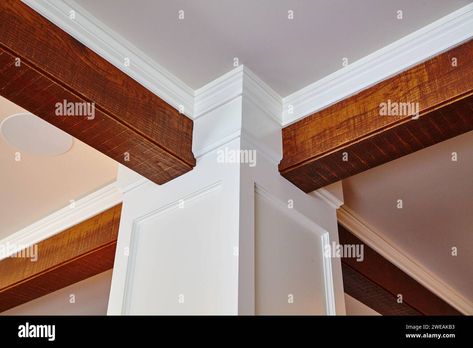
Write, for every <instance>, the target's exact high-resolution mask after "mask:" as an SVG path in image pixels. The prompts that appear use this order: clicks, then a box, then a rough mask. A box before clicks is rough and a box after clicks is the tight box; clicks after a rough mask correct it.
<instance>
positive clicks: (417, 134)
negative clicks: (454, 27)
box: [279, 40, 473, 192]
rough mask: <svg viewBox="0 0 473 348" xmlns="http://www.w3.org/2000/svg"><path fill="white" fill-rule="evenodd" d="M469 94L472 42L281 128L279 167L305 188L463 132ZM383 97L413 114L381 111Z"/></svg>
mask: <svg viewBox="0 0 473 348" xmlns="http://www.w3.org/2000/svg"><path fill="white" fill-rule="evenodd" d="M454 63H456V65H455V64H454ZM472 95H473V40H471V41H468V42H466V43H464V44H462V45H460V46H458V47H456V48H453V49H451V50H450V51H447V52H445V53H442V54H440V55H438V56H436V57H434V58H432V59H430V60H428V61H426V62H424V63H422V64H419V65H417V66H415V67H413V68H410V69H408V70H406V71H404V72H402V73H400V74H398V75H396V76H394V77H392V78H389V79H387V80H385V81H383V82H381V83H379V84H377V85H375V86H373V87H370V88H368V89H366V90H363V91H361V92H360V93H358V94H356V95H354V96H352V97H349V98H347V99H344V100H342V101H340V102H338V103H336V104H334V105H332V106H330V107H328V108H326V109H324V110H322V111H320V112H317V113H315V114H313V115H310V116H308V117H306V118H304V119H302V120H300V121H299V122H296V123H294V124H292V125H290V126H288V127H286V128H284V129H283V159H282V161H281V162H280V164H279V171H280V172H281V174H282V175H283V176H284V177H285V178H287V179H288V180H289V181H291V182H293V183H294V184H295V185H296V186H298V187H299V188H301V189H302V190H303V191H305V192H310V191H313V190H315V189H318V188H320V187H323V186H326V185H328V184H331V183H333V182H336V181H338V180H341V179H344V178H346V177H349V176H351V175H354V174H357V173H360V172H362V171H365V170H367V169H370V168H373V167H375V166H378V165H380V164H383V163H386V162H389V161H391V160H394V159H396V158H399V157H402V156H405V155H407V154H409V153H412V152H415V151H417V150H420V149H423V148H425V147H428V146H431V145H433V144H436V143H438V142H440V141H444V140H446V139H449V138H452V137H454V136H457V135H460V134H462V133H465V132H468V131H470V130H473V113H472V111H473V107H472ZM389 100H390V101H394V102H398V103H405V102H409V103H418V105H419V118H418V119H413V118H412V117H411V116H382V115H380V105H381V104H382V103H387V102H388V101H389ZM345 153H346V154H347V156H348V157H347V159H348V160H346V161H344V154H345Z"/></svg>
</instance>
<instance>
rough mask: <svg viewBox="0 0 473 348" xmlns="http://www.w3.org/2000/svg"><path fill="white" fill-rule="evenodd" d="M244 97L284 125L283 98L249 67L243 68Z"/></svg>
mask: <svg viewBox="0 0 473 348" xmlns="http://www.w3.org/2000/svg"><path fill="white" fill-rule="evenodd" d="M242 81H243V95H244V96H246V97H248V98H249V99H251V101H252V102H253V103H255V104H256V105H257V106H258V107H259V108H261V109H262V110H265V111H266V114H267V115H269V116H271V118H272V119H273V120H274V121H275V122H277V124H278V125H281V124H282V119H281V113H282V98H281V97H280V96H279V94H277V93H276V92H275V91H274V90H273V89H272V88H271V87H270V86H269V85H267V84H266V83H265V82H264V81H263V80H261V79H260V78H259V77H258V76H257V75H256V74H255V73H253V72H252V71H251V70H250V69H248V68H247V67H245V66H244V67H243V80H242Z"/></svg>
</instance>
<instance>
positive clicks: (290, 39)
mask: <svg viewBox="0 0 473 348" xmlns="http://www.w3.org/2000/svg"><path fill="white" fill-rule="evenodd" d="M68 2H69V3H72V1H69V0H68ZM74 2H75V3H76V4H79V5H80V6H81V7H83V8H84V9H86V10H87V11H88V12H89V13H91V14H92V15H93V16H94V17H96V18H97V19H98V20H99V21H100V22H101V23H102V24H104V25H105V26H106V27H108V28H109V29H111V30H113V31H114V32H116V33H117V34H118V35H119V36H121V37H122V38H124V39H126V41H128V42H131V43H132V44H133V45H134V46H135V47H137V48H138V49H140V50H141V51H142V52H144V53H145V54H146V55H148V56H149V57H150V58H152V59H154V60H155V61H157V62H158V63H159V64H161V65H162V66H164V67H165V68H166V69H168V70H169V71H170V72H171V73H173V74H174V75H175V76H177V77H179V78H180V79H181V80H183V81H184V82H185V83H187V84H188V85H189V86H190V87H192V88H194V89H197V88H199V87H202V86H203V85H204V84H206V83H208V82H210V81H212V80H214V79H215V78H217V77H218V76H220V75H222V74H224V73H226V72H228V71H229V70H231V69H232V68H233V58H234V57H238V58H239V61H240V63H243V64H245V65H246V66H248V67H249V68H250V69H251V70H253V72H255V73H256V74H257V75H258V76H259V77H260V78H262V79H263V80H264V81H265V82H266V83H268V84H269V85H270V86H271V87H273V88H274V90H275V91H277V92H278V93H279V94H280V95H281V96H283V97H284V96H287V95H288V94H290V93H292V92H295V91H296V90H298V89H300V88H302V87H305V86H307V85H308V84H310V83H312V82H315V81H317V80H319V79H321V78H322V77H324V76H326V75H328V74H330V73H332V72H334V71H336V70H338V69H340V68H341V67H342V59H343V57H347V58H348V60H349V62H354V61H356V60H358V59H360V58H362V57H364V56H366V55H368V54H369V53H372V52H374V51H376V50H378V49H380V48H382V47H384V46H386V45H388V44H390V43H392V42H393V41H395V40H397V39H400V38H402V37H403V36H405V35H407V34H409V33H411V32H413V31H415V30H417V29H420V28H421V27H423V26H425V25H427V24H430V23H431V22H433V21H435V20H437V19H439V18H441V17H443V16H445V15H447V14H449V13H450V12H453V11H454V10H456V9H458V8H460V7H462V6H464V5H466V4H468V3H470V2H471V0H448V1H446V0H416V1H412V0H395V1H393V0H356V1H354V0H297V1H296V0H258V1H255V0H199V1H195V0H174V1H169V0H140V1H131V0H100V1H97V0H75V1H74ZM73 7H76V6H75V5H74V6H73ZM179 10H184V20H179V19H178V11H179ZM289 10H292V11H294V19H293V20H288V18H287V17H288V11H289ZM398 10H402V11H403V19H402V20H398V19H397V18H396V15H397V11H398ZM107 30H108V29H107Z"/></svg>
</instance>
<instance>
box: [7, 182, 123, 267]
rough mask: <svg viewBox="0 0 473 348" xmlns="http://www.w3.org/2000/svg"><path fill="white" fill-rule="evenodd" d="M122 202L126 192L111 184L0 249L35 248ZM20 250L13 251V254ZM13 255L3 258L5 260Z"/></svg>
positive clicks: (22, 232)
mask: <svg viewBox="0 0 473 348" xmlns="http://www.w3.org/2000/svg"><path fill="white" fill-rule="evenodd" d="M121 202H122V189H121V188H120V187H119V186H118V185H117V184H116V183H112V184H109V185H107V186H105V187H103V188H101V189H99V190H97V191H95V192H93V193H91V194H89V195H87V196H85V197H83V198H81V199H79V200H77V201H75V202H74V204H73V205H69V206H67V207H65V208H62V209H60V210H58V211H56V212H54V213H52V214H50V215H48V216H46V217H44V218H42V219H41V220H38V221H36V222H35V223H33V224H31V225H29V226H27V227H25V228H23V229H21V230H19V231H17V232H15V233H13V234H11V235H9V236H8V237H6V238H3V239H2V240H0V245H9V246H12V248H13V247H14V246H18V248H19V249H21V248H22V247H26V246H31V245H34V244H36V243H39V242H40V241H42V240H45V239H47V238H49V237H52V236H54V235H56V234H58V233H60V232H62V231H64V230H66V229H68V228H69V227H72V226H74V225H77V224H78V223H80V222H82V221H84V220H87V219H88V218H90V217H92V216H95V215H97V214H99V213H101V212H103V211H105V210H107V209H109V208H111V207H113V206H115V205H117V204H118V203H121ZM15 251H18V250H12V252H11V253H10V254H12V253H14V252H15ZM8 256H9V255H4V254H1V255H0V259H1V258H5V257H8Z"/></svg>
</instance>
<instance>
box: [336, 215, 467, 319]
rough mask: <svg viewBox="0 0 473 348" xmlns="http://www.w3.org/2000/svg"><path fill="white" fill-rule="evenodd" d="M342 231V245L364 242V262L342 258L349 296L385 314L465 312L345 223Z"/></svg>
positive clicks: (339, 232)
mask: <svg viewBox="0 0 473 348" xmlns="http://www.w3.org/2000/svg"><path fill="white" fill-rule="evenodd" d="M338 234H339V239H340V244H341V245H345V244H349V245H363V249H364V258H363V261H360V262H358V261H357V260H356V258H348V257H344V258H342V271H343V287H344V290H345V292H346V293H347V294H348V295H350V296H352V297H354V298H356V299H357V300H358V301H360V302H362V303H364V304H366V305H367V306H369V307H371V308H372V309H374V310H375V311H377V312H378V313H380V314H382V315H461V313H460V312H459V311H457V310H456V309H455V308H453V307H452V306H450V305H449V304H448V303H447V302H445V301H444V300H443V299H441V298H440V297H438V296H437V295H435V294H434V293H432V292H431V291H430V290H428V289H427V288H425V287H424V286H422V285H421V284H420V283H419V282H417V281H416V280H414V279H413V278H411V277H410V276H409V275H407V274H406V273H404V272H403V271H402V270H400V269H399V268H397V267H396V266H394V265H393V264H392V263H391V262H389V261H388V260H386V259H385V258H384V257H382V256H381V255H380V254H378V253H377V252H376V251H374V250H373V249H371V248H370V247H369V246H367V245H366V244H365V243H363V242H362V241H361V240H360V239H359V238H357V237H356V236H355V235H353V234H352V233H351V232H350V231H349V230H347V229H346V228H345V227H344V226H343V225H341V224H339V225H338ZM398 295H402V303H399V302H398Z"/></svg>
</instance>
